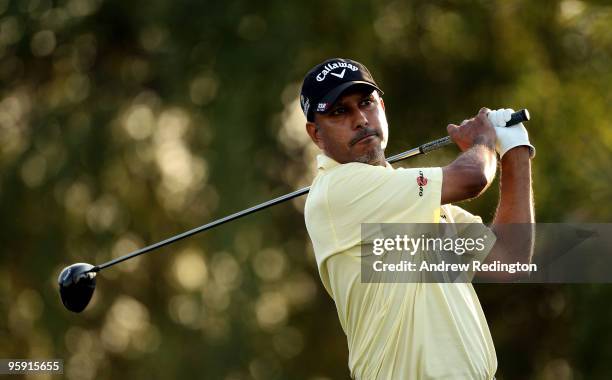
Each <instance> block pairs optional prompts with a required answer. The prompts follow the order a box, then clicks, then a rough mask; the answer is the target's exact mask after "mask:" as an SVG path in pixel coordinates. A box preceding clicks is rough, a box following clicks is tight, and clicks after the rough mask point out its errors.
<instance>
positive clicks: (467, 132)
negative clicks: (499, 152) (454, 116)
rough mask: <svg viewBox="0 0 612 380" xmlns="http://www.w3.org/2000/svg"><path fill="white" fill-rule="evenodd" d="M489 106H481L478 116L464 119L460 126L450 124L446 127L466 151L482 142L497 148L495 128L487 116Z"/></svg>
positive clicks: (456, 142)
mask: <svg viewBox="0 0 612 380" xmlns="http://www.w3.org/2000/svg"><path fill="white" fill-rule="evenodd" d="M489 112H490V110H489V109H488V108H484V107H483V108H481V109H480V111H479V112H478V115H476V117H473V118H471V119H469V120H464V121H463V123H461V125H460V126H457V125H455V124H449V125H448V126H447V127H446V130H447V131H448V135H449V136H450V138H451V139H452V140H453V141H454V142H455V144H457V146H458V147H459V149H461V151H463V152H465V151H466V150H468V149H470V148H471V147H472V146H473V145H476V144H480V145H484V146H486V147H489V148H491V149H492V150H494V149H495V140H496V134H495V129H493V126H492V125H491V122H490V121H489V119H488V118H487V114H488V113H489Z"/></svg>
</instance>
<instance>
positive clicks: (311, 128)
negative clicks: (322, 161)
mask: <svg viewBox="0 0 612 380" xmlns="http://www.w3.org/2000/svg"><path fill="white" fill-rule="evenodd" d="M306 132H307V133H308V136H310V139H311V140H312V142H313V143H315V144H316V145H317V146H318V147H319V149H321V150H325V149H324V148H325V144H324V143H323V140H322V139H321V135H320V130H319V128H318V127H317V125H316V124H315V123H313V122H311V121H308V122H306Z"/></svg>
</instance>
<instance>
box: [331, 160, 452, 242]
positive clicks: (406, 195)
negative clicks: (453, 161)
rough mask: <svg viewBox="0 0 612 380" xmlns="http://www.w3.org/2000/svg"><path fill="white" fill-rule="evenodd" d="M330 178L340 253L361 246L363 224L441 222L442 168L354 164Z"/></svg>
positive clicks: (333, 218) (332, 211)
mask: <svg viewBox="0 0 612 380" xmlns="http://www.w3.org/2000/svg"><path fill="white" fill-rule="evenodd" d="M330 175H332V176H333V177H332V179H331V181H330V184H329V188H328V193H327V195H328V204H329V211H330V216H331V220H332V224H333V229H334V231H333V233H334V234H335V238H336V242H337V246H336V249H338V250H344V249H347V248H349V247H351V246H353V245H356V244H359V242H360V230H361V229H360V225H361V224H362V223H437V222H438V221H439V218H440V200H441V194H442V169H441V168H410V169H403V168H399V169H395V170H394V169H391V168H388V167H382V166H372V165H366V164H360V163H350V164H345V165H342V166H341V167H338V168H337V169H336V171H335V172H334V173H330Z"/></svg>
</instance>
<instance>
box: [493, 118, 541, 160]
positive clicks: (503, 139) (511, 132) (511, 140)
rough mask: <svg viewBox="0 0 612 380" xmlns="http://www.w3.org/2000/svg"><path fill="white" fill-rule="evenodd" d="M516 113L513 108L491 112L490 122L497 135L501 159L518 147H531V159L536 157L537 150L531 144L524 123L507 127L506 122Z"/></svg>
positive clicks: (497, 148) (498, 151)
mask: <svg viewBox="0 0 612 380" xmlns="http://www.w3.org/2000/svg"><path fill="white" fill-rule="evenodd" d="M513 112H514V110H513V109H511V108H506V109H504V108H500V109H498V110H495V111H490V112H489V115H488V116H489V120H490V121H491V124H493V127H494V129H495V133H496V134H497V145H496V147H495V148H496V150H497V153H498V154H499V156H500V157H503V156H504V154H506V152H508V151H509V150H510V149H512V148H516V147H517V146H527V147H529V157H530V158H533V157H535V148H534V147H533V145H531V143H530V142H529V135H528V133H527V129H525V126H524V125H523V123H519V124H516V125H513V126H511V127H506V122H507V121H508V120H510V116H511V115H512V113H513Z"/></svg>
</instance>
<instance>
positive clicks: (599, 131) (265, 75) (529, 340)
mask: <svg viewBox="0 0 612 380" xmlns="http://www.w3.org/2000/svg"><path fill="white" fill-rule="evenodd" d="M334 56H339V57H350V58H353V59H356V60H359V61H361V62H363V63H364V64H366V65H367V66H368V67H369V68H370V71H372V73H373V74H374V76H375V77H376V79H377V81H378V82H379V84H380V85H381V86H382V88H383V89H384V90H385V104H386V109H387V116H388V119H389V122H390V128H391V142H390V145H389V147H388V150H387V152H388V154H389V155H391V154H394V153H398V152H400V151H403V150H406V149H408V148H411V147H414V146H416V145H418V144H420V143H423V142H425V141H429V140H431V139H433V138H437V137H441V136H443V135H444V133H445V126H446V124H447V123H449V122H459V121H461V120H463V119H465V118H467V117H469V116H471V115H474V114H475V113H476V112H477V110H478V109H479V108H480V107H481V106H488V107H490V108H498V107H513V108H516V109H518V108H528V109H529V110H530V111H531V113H532V121H531V122H530V123H529V125H528V128H529V130H530V134H531V140H532V142H533V143H534V144H535V145H536V147H537V149H538V155H537V157H536V159H535V160H534V161H533V172H534V188H535V196H536V209H537V219H538V221H543V222H564V221H572V222H610V215H611V210H612V204H611V202H610V200H611V199H612V190H611V188H610V183H612V167H611V165H610V156H611V154H610V153H611V151H612V118H610V116H609V114H610V108H611V107H610V106H611V104H612V92H611V91H610V88H612V70H610V67H612V5H611V4H610V3H609V2H607V1H576V0H565V1H550V0H546V1H538V2H533V1H527V0H523V1H501V0H498V1H484V0H481V1H476V0H471V1H470V0H465V1H458V0H447V1H434V2H432V1H424V0H420V1H373V0H370V1H365V0H355V1H348V0H344V1H311V2H290V3H289V2H284V1H273V0H268V1H258V2H249V1H227V2H212V1H167V0H165V1H164V0H157V1H151V2H145V1H117V0H57V1H52V0H19V1H18V0H0V81H1V84H2V85H1V87H0V207H1V208H0V209H1V211H2V218H1V219H0V220H1V226H0V246H1V247H2V248H1V252H2V253H1V256H0V357H3V358H62V359H64V360H65V375H66V376H67V377H68V378H70V379H110V378H115V379H117V378H145V377H146V378H165V379H166V378H185V377H190V376H196V377H199V378H206V379H228V380H229V379H251V378H252V379H341V378H347V377H348V370H347V348H346V342H345V337H344V335H343V333H342V330H341V328H340V325H339V323H338V321H337V317H336V313H335V308H334V304H333V301H331V299H330V298H329V297H328V296H327V295H326V294H325V292H324V290H323V288H322V287H321V286H320V283H319V280H318V274H317V270H316V266H315V264H314V258H313V255H312V252H311V248H310V242H309V240H308V236H307V233H306V231H305V228H304V223H303V215H302V207H303V201H304V200H303V199H301V200H296V201H295V202H293V203H290V204H285V205H282V206H277V207H274V208H273V209H270V210H267V211H264V212H261V213H259V214H257V215H253V216H250V217H248V218H246V219H244V220H241V221H238V222H234V223H232V224H229V225H225V226H223V227H220V228H218V229H216V230H215V231H213V232H210V233H205V234H203V235H201V236H197V237H194V238H191V239H189V240H188V241H185V242H181V243H178V244H175V245H173V246H172V247H169V248H165V249H163V250H162V251H160V252H157V253H155V254H151V255H148V256H147V257H146V258H139V259H136V260H133V261H131V262H126V263H124V264H121V265H119V266H117V267H115V268H113V269H112V270H108V271H105V272H104V273H103V275H102V276H100V277H99V279H98V289H97V291H96V294H95V296H94V300H93V303H92V304H91V305H90V306H89V307H88V309H87V310H86V311H85V312H84V313H82V314H79V315H76V314H71V313H69V312H67V311H66V310H65V309H64V308H63V307H62V305H61V302H60V300H59V297H58V294H57V289H56V279H57V275H58V273H59V271H60V270H61V268H62V267H64V266H65V265H68V264H70V263H73V262H91V263H101V262H104V261H106V260H109V259H110V258H112V257H116V256H120V255H123V254H126V253H128V252H130V251H132V250H134V249H136V248H138V247H142V246H144V245H146V244H148V243H152V242H155V241H158V240H161V239H163V238H165V237H168V236H170V235H173V234H175V233H178V232H181V231H184V230H187V229H189V228H191V227H194V226H197V225H200V224H203V223H205V222H207V221H210V220H212V219H214V218H217V217H221V216H224V215H226V214H229V213H231V212H234V211H237V210H240V209H243V208H246V207H248V206H251V205H253V204H256V203H259V202H262V201H264V200H267V199H270V198H272V197H275V196H278V195H281V194H284V193H286V192H289V191H291V190H293V189H296V188H298V187H301V186H305V185H308V184H309V182H310V180H311V179H312V177H313V175H314V167H313V157H314V155H315V154H316V153H317V151H316V149H315V147H314V146H312V144H310V142H309V140H308V138H307V136H306V134H305V133H304V129H303V125H304V118H303V116H302V114H301V111H300V109H299V103H298V92H299V86H300V84H301V79H302V75H303V74H304V73H305V72H306V71H307V70H308V69H309V68H311V67H312V66H313V65H314V64H316V63H318V62H320V61H322V60H324V59H326V58H329V57H334ZM456 155H457V150H456V149H454V148H449V149H446V150H445V151H442V152H436V153H433V154H431V155H429V156H426V157H422V158H418V159H415V160H413V161H411V162H408V163H406V164H405V165H412V166H414V165H444V164H446V163H448V162H449V161H450V160H452V159H453V157H455V156H456ZM496 202H497V193H496V190H495V189H494V188H492V189H491V190H490V191H489V192H488V193H487V194H486V195H485V196H483V197H482V198H480V199H478V200H476V201H473V202H470V203H467V204H463V205H462V206H463V207H465V208H467V209H469V210H470V211H472V212H474V213H477V214H479V215H482V216H483V218H484V219H485V220H490V219H491V218H492V216H493V212H494V207H495V204H496ZM477 291H478V293H479V295H480V297H481V302H482V305H483V308H484V309H485V313H486V315H487V318H488V320H489V322H490V328H491V331H492V334H493V338H494V341H495V344H496V349H497V353H498V358H499V371H498V378H500V379H523V378H524V379H527V378H535V379H571V378H573V379H597V378H609V373H610V368H611V366H610V364H609V363H611V362H612V345H610V344H609V343H610V341H611V340H612V333H611V332H610V331H612V329H610V326H611V325H610V320H611V318H610V317H611V316H612V307H611V306H609V305H610V303H609V302H608V300H609V299H610V297H611V296H612V289H611V288H610V287H609V286H606V285H580V286H578V285H574V286H563V285H521V286H519V285H513V286H510V285H478V286H477Z"/></svg>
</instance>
